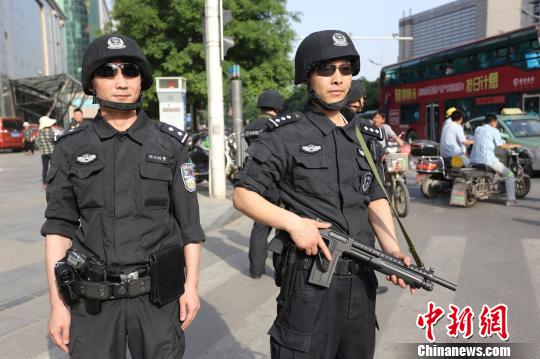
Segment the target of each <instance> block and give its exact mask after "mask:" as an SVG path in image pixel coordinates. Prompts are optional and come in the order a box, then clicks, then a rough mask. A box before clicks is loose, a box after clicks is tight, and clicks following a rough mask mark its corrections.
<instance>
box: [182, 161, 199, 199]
mask: <svg viewBox="0 0 540 359" xmlns="http://www.w3.org/2000/svg"><path fill="white" fill-rule="evenodd" d="M180 172H181V173H182V180H183V181H184V187H186V190H187V191H188V192H194V191H195V190H196V189H197V182H196V181H195V170H194V169H193V163H189V162H187V163H184V164H183V165H182V166H180Z"/></svg>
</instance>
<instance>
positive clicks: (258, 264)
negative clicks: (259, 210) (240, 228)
mask: <svg viewBox="0 0 540 359" xmlns="http://www.w3.org/2000/svg"><path fill="white" fill-rule="evenodd" d="M271 230H272V227H270V226H267V225H264V224H261V223H257V222H254V223H253V228H252V229H251V235H250V236H249V271H250V273H251V274H252V275H255V276H257V275H261V274H263V273H264V268H265V261H266V257H267V255H268V253H267V249H266V248H267V246H268V235H269V234H270V231H271Z"/></svg>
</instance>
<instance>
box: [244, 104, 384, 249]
mask: <svg viewBox="0 0 540 359" xmlns="http://www.w3.org/2000/svg"><path fill="white" fill-rule="evenodd" d="M348 120H349V123H348V124H347V125H346V126H344V127H338V126H336V125H335V124H334V123H333V122H332V121H331V120H330V119H329V118H328V117H326V116H325V115H324V114H323V113H321V112H319V111H318V110H317V109H315V108H314V107H313V106H309V105H308V106H306V109H305V111H304V112H303V113H294V114H289V115H284V116H281V117H276V118H273V119H270V120H268V122H267V125H268V126H267V127H268V128H267V129H266V130H264V131H263V132H261V134H260V135H259V138H258V140H257V141H256V142H255V143H253V144H252V145H251V146H250V147H249V150H248V152H249V157H248V159H247V161H246V163H245V166H244V168H243V170H242V171H241V172H240V173H239V174H238V175H237V177H236V178H235V186H239V187H243V188H246V189H248V190H250V191H254V192H256V193H258V194H261V195H262V194H264V193H265V191H266V190H267V189H268V188H271V187H272V185H273V184H276V185H277V187H278V188H279V190H280V195H281V200H282V202H283V203H284V204H285V208H286V209H288V210H290V211H292V212H294V213H296V214H297V215H299V216H302V217H307V218H312V219H316V218H320V219H321V220H323V221H328V222H330V223H332V224H333V225H334V226H337V228H338V229H340V230H341V231H344V232H346V233H348V234H349V235H351V236H352V237H354V238H356V239H357V240H359V241H361V242H363V243H364V244H367V245H370V246H373V245H374V235H373V231H372V229H371V226H370V224H369V222H368V210H367V206H368V205H369V203H370V202H371V201H374V200H377V199H380V198H384V193H383V191H382V189H381V188H380V187H379V185H378V184H377V182H376V180H375V178H374V176H373V172H372V171H371V169H370V167H369V165H368V162H367V160H366V158H365V154H364V152H363V151H362V150H361V148H360V144H359V142H358V139H357V138H356V133H355V129H356V127H358V128H359V129H360V130H361V131H362V133H363V134H364V138H365V139H366V142H368V144H370V145H372V146H373V145H374V146H378V144H376V143H373V141H375V142H377V138H378V137H379V136H380V131H379V130H378V129H376V128H375V127H373V126H372V125H371V124H370V123H369V122H368V121H364V120H361V119H359V118H358V117H354V118H351V117H349V118H348ZM370 147H371V146H370ZM379 173H380V168H379Z"/></svg>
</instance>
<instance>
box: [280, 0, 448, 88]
mask: <svg viewBox="0 0 540 359" xmlns="http://www.w3.org/2000/svg"><path fill="white" fill-rule="evenodd" d="M450 2H452V0H372V1H366V0H334V1H329V0H310V1H308V0H288V1H287V9H288V10H289V11H295V12H296V11H298V12H301V13H302V15H301V17H300V22H299V23H294V22H293V23H292V27H293V29H294V31H295V32H296V34H297V35H298V36H301V37H305V36H307V35H308V34H310V33H312V32H314V31H319V30H327V29H337V30H343V31H345V32H348V33H352V34H353V35H355V36H391V35H392V34H393V33H397V32H399V19H400V18H401V17H402V13H403V11H405V13H406V14H407V15H408V14H409V8H410V9H412V13H413V14H417V13H419V12H421V11H424V10H429V9H431V8H434V7H437V6H439V5H442V4H447V3H450ZM298 44H299V41H295V43H294V44H293V52H296V47H297V46H298ZM355 46H356V49H357V50H358V52H359V53H360V58H361V63H362V67H361V70H360V76H364V77H366V78H367V79H368V80H375V79H376V78H378V77H379V72H380V70H381V66H377V65H374V64H372V63H371V62H370V61H369V59H371V60H372V61H374V62H376V63H380V64H383V65H389V64H392V63H395V62H396V61H397V55H398V42H397V41H396V40H358V41H355Z"/></svg>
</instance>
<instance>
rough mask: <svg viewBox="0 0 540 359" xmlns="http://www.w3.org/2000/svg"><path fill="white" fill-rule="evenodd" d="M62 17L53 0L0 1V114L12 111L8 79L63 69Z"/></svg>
mask: <svg viewBox="0 0 540 359" xmlns="http://www.w3.org/2000/svg"><path fill="white" fill-rule="evenodd" d="M65 20H66V17H65V15H64V13H63V12H62V10H61V9H60V7H59V6H58V4H57V3H56V2H55V1H53V0H2V1H0V116H12V115H13V114H14V109H13V101H12V99H11V98H10V92H9V85H8V81H9V80H10V79H21V78H27V77H39V76H49V75H56V74H61V73H64V72H65V71H66V60H65V58H66V52H65V37H64V25H65Z"/></svg>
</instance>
